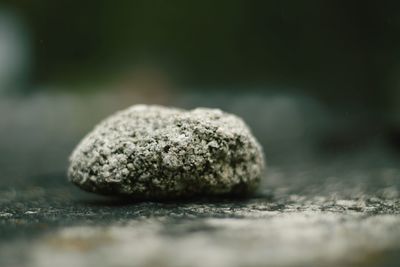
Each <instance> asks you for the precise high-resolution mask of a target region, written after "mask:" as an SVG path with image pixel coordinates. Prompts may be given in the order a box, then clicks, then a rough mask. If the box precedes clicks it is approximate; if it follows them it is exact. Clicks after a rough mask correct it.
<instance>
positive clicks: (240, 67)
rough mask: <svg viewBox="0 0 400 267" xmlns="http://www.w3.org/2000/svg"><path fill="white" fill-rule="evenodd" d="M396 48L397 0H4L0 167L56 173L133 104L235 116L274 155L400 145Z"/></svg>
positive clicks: (290, 158)
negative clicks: (84, 141) (94, 131)
mask: <svg viewBox="0 0 400 267" xmlns="http://www.w3.org/2000/svg"><path fill="white" fill-rule="evenodd" d="M399 48H400V4H399V3H398V2H396V1H372V0H367V1H334V0H328V1H289V0H288V1H244V0H230V1H225V0H221V1H208V0H204V1H161V0H146V1H144V0H140V1H67V0H58V1H49V0H37V1H29V0H11V1H7V0H6V1H4V0H3V1H2V2H1V3H0V98H1V99H0V138H1V141H0V149H1V151H2V152H3V153H2V156H0V167H1V168H2V169H3V170H4V171H3V174H7V175H8V177H19V176H21V177H23V176H26V175H28V174H29V175H32V173H38V174H42V173H45V172H60V173H61V172H64V171H65V168H66V166H67V158H68V154H69V153H70V151H71V150H72V149H73V147H74V145H75V144H76V143H77V142H78V141H79V139H80V138H81V137H82V136H83V135H84V134H85V133H86V132H87V131H89V130H90V129H91V128H92V127H93V125H94V124H95V123H96V122H98V121H99V120H100V119H102V118H103V117H104V116H106V115H108V114H110V113H112V112H114V111H115V110H118V109H121V108H124V107H127V106H129V105H132V104H135V103H148V104H163V105H173V106H179V107H185V108H193V107H196V106H209V107H219V108H222V109H224V110H226V111H230V112H233V113H236V114H238V115H240V116H242V117H244V119H245V120H246V121H247V122H248V123H249V125H250V126H251V128H252V129H253V131H254V134H255V135H256V136H257V138H258V139H259V140H260V142H261V143H262V144H263V146H264V148H265V151H266V154H267V159H268V160H269V162H272V164H281V163H282V162H289V163H293V162H296V161H304V160H305V159H306V158H309V157H310V158H313V159H315V158H320V157H321V155H324V156H325V155H327V157H331V156H336V155H339V156H349V155H350V156H351V155H352V154H351V153H352V151H354V150H357V151H364V150H366V149H370V148H371V147H374V149H375V148H376V147H378V148H379V149H378V150H384V151H385V152H384V153H397V152H396V151H397V150H398V147H400V116H399V115H400V110H399V104H400V92H399V90H398V88H399V85H400V80H399V78H398V76H399V75H398V73H399V72H400V49H399ZM388 151H389V152H388ZM10 180H12V179H5V181H7V183H9V182H10Z"/></svg>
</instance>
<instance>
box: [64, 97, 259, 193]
mask: <svg viewBox="0 0 400 267" xmlns="http://www.w3.org/2000/svg"><path fill="white" fill-rule="evenodd" d="M263 169H264V157H263V152H262V148H261V146H260V145H259V144H258V142H257V141H256V139H255V138H254V137H253V135H252V134H251V132H250V130H249V128H248V127H247V126H246V124H245V123H244V122H243V121H242V120H241V119H240V118H238V117H237V116H234V115H231V114H228V113H225V112H222V111H220V110H218V109H207V108H197V109H194V110H191V111H186V110H181V109H176V108H167V107H161V106H147V105H135V106H132V107H130V108H128V109H126V110H123V111H120V112H117V113H116V114H114V115H112V116H110V117H108V118H107V119H105V120H104V121H102V122H101V123H100V124H98V125H97V126H96V127H95V129H94V130H93V131H92V132H90V133H89V134H88V135H87V136H86V137H85V138H84V139H83V140H82V141H81V143H80V144H79V145H78V146H77V147H76V149H75V150H74V152H73V153H72V155H71V157H70V167H69V170H68V176H69V179H70V180H71V181H72V182H73V183H75V184H76V185H78V186H79V187H81V188H82V189H84V190H87V191H90V192H95V193H100V194H108V195H122V196H132V197H138V198H176V197H190V196H196V195H223V194H248V193H250V192H253V191H254V190H255V189H256V188H257V186H258V184H259V181H260V178H261V176H262V172H263Z"/></svg>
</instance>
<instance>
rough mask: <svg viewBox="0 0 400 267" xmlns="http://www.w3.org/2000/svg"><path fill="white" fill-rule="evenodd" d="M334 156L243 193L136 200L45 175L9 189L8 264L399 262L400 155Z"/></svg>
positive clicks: (4, 203) (5, 216)
mask: <svg viewBox="0 0 400 267" xmlns="http://www.w3.org/2000/svg"><path fill="white" fill-rule="evenodd" d="M366 160H368V159H366ZM330 163H331V164H329V166H328V165H323V164H322V163H321V164H320V165H317V166H291V167H281V168H274V167H271V169H270V172H269V175H268V178H269V179H268V180H267V181H266V182H265V183H264V185H263V188H262V190H261V192H260V193H259V194H258V195H256V196H255V197H253V198H250V199H242V200H241V199H207V200H205V199H198V200H193V201H186V202H132V203H129V202H121V201H118V200H115V199H108V198H99V197H97V196H94V195H87V194H85V193H81V192H79V191H78V190H77V189H74V188H73V186H71V185H69V184H67V183H64V180H65V177H63V176H59V177H57V176H54V177H51V178H52V181H53V182H52V183H51V184H48V182H47V181H49V177H38V178H36V179H32V180H31V181H30V182H29V183H28V184H26V185H25V186H24V187H23V188H8V189H3V190H2V191H1V192H0V194H1V195H0V199H1V201H0V210H1V212H0V223H1V228H0V229H1V232H0V235H1V237H2V238H1V243H0V254H1V255H0V264H1V265H2V266H54V264H57V265H58V266H71V264H72V265H73V266H89V265H93V264H96V266H103V265H104V266H105V265H108V264H115V265H116V266H299V265H300V266H309V265H313V266H315V265H324V266H325V265H328V266H338V264H340V265H342V266H397V264H398V263H399V262H400V200H399V188H400V187H399V176H400V172H399V171H398V170H396V169H394V168H393V166H391V164H394V162H389V161H388V162H387V163H386V164H384V165H386V166H378V165H380V164H381V163H382V162H376V161H375V160H372V161H370V162H369V161H368V162H360V161H357V160H354V159H351V160H347V161H344V160H341V161H336V162H334V163H333V162H332V161H331V162H330ZM359 164H363V165H362V166H364V169H362V170H361V169H359V168H360V167H362V166H360V165H359ZM364 164H366V165H364ZM45 182H46V183H45Z"/></svg>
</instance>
